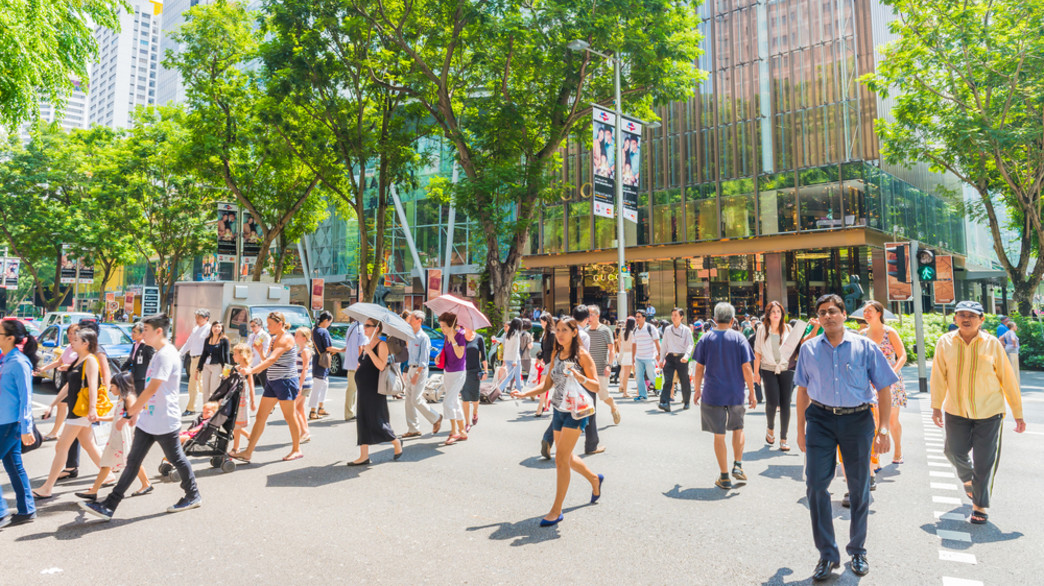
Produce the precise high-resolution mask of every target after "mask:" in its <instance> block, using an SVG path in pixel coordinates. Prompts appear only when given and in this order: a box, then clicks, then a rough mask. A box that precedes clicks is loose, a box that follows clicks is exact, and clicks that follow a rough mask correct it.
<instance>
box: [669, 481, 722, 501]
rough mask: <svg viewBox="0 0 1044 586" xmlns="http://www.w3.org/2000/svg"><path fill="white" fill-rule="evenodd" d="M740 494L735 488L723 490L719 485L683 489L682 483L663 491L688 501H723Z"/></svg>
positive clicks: (670, 495) (674, 497) (673, 497)
mask: <svg viewBox="0 0 1044 586" xmlns="http://www.w3.org/2000/svg"><path fill="white" fill-rule="evenodd" d="M738 494H739V493H738V492H735V490H722V489H720V488H718V487H717V486H714V487H710V488H686V489H682V487H681V485H680V484H675V485H674V488H672V489H670V490H668V491H667V492H665V493H663V496H665V497H667V498H672V499H682V500H688V501H723V500H727V499H730V498H732V497H734V496H737V495H738Z"/></svg>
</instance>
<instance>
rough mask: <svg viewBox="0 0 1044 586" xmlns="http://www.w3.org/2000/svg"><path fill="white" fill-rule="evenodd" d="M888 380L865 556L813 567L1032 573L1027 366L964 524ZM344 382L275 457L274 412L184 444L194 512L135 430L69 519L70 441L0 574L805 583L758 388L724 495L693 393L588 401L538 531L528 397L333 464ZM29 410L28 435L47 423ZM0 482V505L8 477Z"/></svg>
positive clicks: (338, 450) (1034, 391)
mask: <svg viewBox="0 0 1044 586" xmlns="http://www.w3.org/2000/svg"><path fill="white" fill-rule="evenodd" d="M904 376H905V378H906V381H907V382H908V389H909V390H910V391H911V395H910V404H909V406H908V407H907V408H906V409H904V410H903V412H902V416H901V421H902V424H903V438H902V439H903V446H904V455H905V463H904V464H902V465H901V466H895V465H891V464H888V465H886V466H885V468H884V470H883V471H882V472H881V473H880V475H879V488H878V489H877V491H876V492H874V493H873V498H874V502H873V504H872V508H871V515H870V533H869V540H868V544H867V546H868V549H869V555H868V558H869V561H870V565H871V571H870V574H869V575H868V576H867V577H865V578H863V579H862V580H858V579H857V578H856V576H854V575H853V574H852V572H851V571H850V570H849V569H847V565H846V566H844V567H843V570H844V573H843V574H839V577H838V578H837V579H836V580H835V582H834V583H838V584H854V583H862V584H943V585H954V586H956V585H970V584H978V583H982V584H997V585H1006V584H1020V583H1021V584H1028V583H1032V582H1033V580H1034V578H1033V576H1034V575H1038V574H1039V573H1040V571H1041V570H1042V569H1044V562H1041V561H1040V551H1041V544H1042V543H1044V508H1042V507H1039V506H1037V503H1038V502H1039V495H1040V494H1044V473H1042V469H1041V459H1040V457H1039V454H1040V451H1041V447H1042V445H1044V373H1030V372H1023V375H1022V382H1023V385H1024V386H1023V401H1024V404H1025V411H1026V419H1027V422H1028V431H1027V432H1026V433H1025V434H1021V435H1017V434H1015V433H1014V432H1013V431H1012V429H1013V427H1014V422H1013V421H1012V420H1010V418H1009V420H1008V421H1006V422H1005V425H1004V436H1003V453H1002V457H1001V462H1000V469H999V473H998V474H997V477H996V480H995V491H994V498H993V506H992V508H991V509H990V510H989V513H990V521H989V524H988V525H985V526H974V525H970V524H969V523H968V522H967V521H966V516H967V515H968V514H969V513H970V511H971V506H970V503H969V501H968V499H967V498H966V497H965V496H964V495H963V491H961V490H960V485H959V481H958V480H957V479H956V478H955V476H954V474H953V470H952V468H951V467H950V465H949V464H948V463H947V462H946V460H945V457H944V456H943V455H942V451H943V446H942V434H941V432H940V431H938V430H937V429H936V428H935V426H934V425H932V424H931V421H930V415H931V410H930V406H929V402H928V396H927V394H916V393H913V390H914V389H916V387H917V375H916V369H915V368H909V367H908V368H906V369H905V372H904ZM632 385H633V383H632ZM344 388H345V379H343V378H334V379H333V382H332V384H331V389H330V395H329V397H330V399H331V400H330V401H329V402H328V403H327V406H326V408H327V410H329V411H330V412H331V413H333V414H334V415H335V416H334V417H330V418H327V419H325V420H323V421H321V422H319V423H316V424H314V425H313V426H312V430H313V431H312V436H313V439H312V441H311V443H309V444H306V445H305V446H304V447H303V451H304V453H305V457H304V458H303V459H301V460H298V461H295V462H289V463H287V462H282V461H281V460H280V459H281V457H282V456H283V455H285V453H286V452H288V442H289V435H288V433H287V428H286V426H285V425H284V424H283V422H282V421H281V417H280V416H278V415H276V416H274V419H276V421H275V423H274V424H272V425H270V426H269V428H268V429H267V430H266V432H265V435H264V437H263V438H262V440H261V444H260V446H259V448H258V451H257V453H256V454H255V460H254V462H253V463H252V464H250V465H243V466H240V467H239V468H237V469H236V470H235V471H234V472H232V473H229V474H225V473H222V472H221V471H220V470H216V469H212V468H210V467H209V464H208V462H207V461H206V460H205V459H202V458H200V459H194V461H193V465H194V468H195V470H196V472H197V477H198V481H199V485H200V490H201V492H202V494H203V501H204V504H203V507H202V508H200V509H198V510H193V511H188V512H185V513H179V514H176V515H169V514H167V513H165V512H164V511H165V509H166V507H167V506H169V505H171V504H173V503H174V502H175V501H176V500H177V499H178V498H179V497H180V496H181V492H180V489H179V488H178V487H177V486H176V485H172V484H169V483H166V482H163V481H160V480H159V479H158V475H157V473H156V468H157V465H158V463H159V457H160V451H159V449H158V448H155V449H153V451H152V454H151V455H150V458H149V459H148V461H147V462H148V463H147V472H148V473H149V475H150V477H152V478H153V479H154V481H155V482H156V484H157V489H156V491H155V492H153V494H151V495H148V496H143V497H136V498H128V499H127V500H125V501H124V502H123V504H122V505H121V506H120V508H119V510H118V511H117V513H116V517H115V518H114V519H113V521H112V522H110V523H104V522H101V521H99V520H97V519H95V518H94V517H91V516H86V515H85V514H84V513H83V512H82V511H81V510H80V509H79V508H78V507H77V502H78V501H79V499H77V498H76V497H75V496H73V493H74V492H76V491H79V490H84V489H86V488H87V487H88V486H89V485H90V484H91V482H92V481H93V477H94V474H95V472H96V470H95V468H94V467H93V465H91V464H90V463H89V461H88V460H87V458H86V456H84V457H83V460H84V464H83V465H82V467H81V475H80V477H79V478H78V479H76V480H74V481H71V482H64V483H59V485H58V487H57V489H56V494H57V495H58V498H56V499H54V500H51V501H47V502H44V503H41V504H40V505H39V509H40V512H39V518H38V519H37V521H36V522H34V523H31V524H29V525H24V526H20V527H14V528H7V529H4V530H2V531H0V551H3V552H4V555H3V562H2V566H3V570H2V572H0V576H2V577H0V583H2V584H71V583H79V584H83V583H95V584H109V583H118V584H132V583H149V582H155V583H158V582H160V581H163V582H166V583H181V584H185V583H202V582H207V583H216V584H244V583H266V584H268V583H280V582H286V583H304V582H306V581H307V582H310V581H313V580H324V581H331V582H339V583H382V584H403V583H477V584H489V583H510V584H531V583H580V582H585V583H609V584H628V583H637V584H665V583H689V584H804V583H809V582H810V581H809V579H808V578H809V576H810V575H811V573H812V569H813V567H814V566H815V564H816V561H817V559H818V556H817V553H816V551H815V549H814V547H813V543H812V535H811V529H810V525H809V517H808V511H807V508H806V503H805V485H804V482H803V479H802V464H803V457H802V455H801V452H800V451H798V449H797V446H796V433H795V432H794V431H793V429H794V425H795V423H796V421H794V420H792V422H791V436H790V439H791V445H792V446H793V450H792V451H791V452H790V453H789V454H784V453H781V452H780V451H779V450H778V448H777V447H773V448H772V449H770V448H769V447H767V446H766V445H765V443H764V431H765V421H764V419H765V414H764V407H763V406H759V407H758V409H757V410H756V411H754V412H752V413H748V415H747V419H746V425H747V430H748V434H747V447H746V452H745V457H744V462H745V466H744V468H745V471H746V473H747V475H748V477H749V482H748V484H747V485H746V486H742V487H740V488H737V489H733V490H731V491H728V492H726V491H723V490H720V489H718V488H716V487H715V486H714V484H713V482H714V480H715V476H716V474H717V469H716V465H715V463H714V455H713V451H712V440H711V436H710V435H709V434H705V433H702V432H701V431H700V430H699V416H698V413H699V412H698V409H692V410H689V411H682V410H681V409H680V405H679V406H677V407H676V409H675V411H674V412H673V413H670V414H666V413H661V412H659V411H658V410H657V409H656V403H655V401H649V402H647V403H644V404H637V403H634V402H632V401H630V400H627V401H624V402H621V404H620V410H621V412H622V414H623V420H622V422H621V424H620V425H619V426H614V425H612V420H611V418H610V417H609V411H608V409H606V408H605V407H604V405H599V415H598V419H599V421H598V424H599V430H600V433H601V438H602V445H603V446H605V447H606V451H605V452H604V453H603V454H599V455H595V456H590V457H587V460H586V461H587V463H588V464H589V465H590V466H591V467H592V469H593V470H594V471H595V472H597V473H601V474H604V475H605V484H604V489H603V493H602V494H603V496H602V498H601V500H600V501H599V502H598V504H596V505H589V504H588V501H589V498H590V486H589V485H588V484H587V483H586V482H585V481H583V479H582V478H581V477H580V476H579V475H576V474H574V475H573V479H572V485H571V487H570V492H569V495H568V497H567V499H566V512H565V520H564V521H563V522H562V523H561V524H559V525H558V526H557V527H552V528H541V527H539V526H538V524H537V522H538V520H539V519H540V517H541V516H543V515H544V514H545V513H546V512H547V510H548V509H549V508H550V505H551V502H552V498H553V491H554V486H555V474H554V465H553V463H552V462H549V461H545V460H542V459H541V458H540V456H539V440H540V435H541V434H542V433H543V431H544V429H545V428H546V426H547V425H548V423H549V417H547V416H545V417H543V418H541V419H536V418H534V417H533V413H534V409H535V406H536V403H535V402H529V401H516V400H510V401H502V402H499V403H498V404H496V405H492V406H490V405H482V406H481V407H480V409H479V414H480V420H479V423H478V425H477V426H476V427H475V428H474V430H473V431H472V433H471V434H470V439H469V440H468V441H467V442H463V443H461V444H457V445H453V446H448V447H446V446H442V445H441V442H443V441H444V440H445V439H446V436H447V434H446V430H447V428H448V425H446V426H444V427H443V431H442V432H441V433H440V434H439V436H437V437H436V438H433V437H432V436H431V435H430V433H428V432H430V429H431V428H430V426H428V425H427V424H425V425H424V426H423V427H422V429H423V430H424V431H425V435H424V436H423V437H422V438H419V439H417V440H413V441H407V442H406V443H405V455H404V457H403V459H402V460H401V461H399V462H393V461H392V459H391V457H392V447H391V446H390V445H382V446H378V447H376V448H375V449H374V450H373V451H372V452H371V458H372V459H373V461H374V464H373V465H372V466H369V467H361V468H350V467H347V466H345V462H347V461H349V460H352V459H354V458H356V456H357V454H358V451H357V448H356V446H355V424H354V423H345V422H344V421H343V420H342V418H341V417H337V415H339V414H341V413H343V400H344ZM53 392H54V390H53V387H51V385H50V384H44V385H41V386H40V387H39V388H38V389H37V393H38V394H37V395H36V397H35V400H36V401H37V403H38V404H40V405H41V406H42V405H45V404H46V403H47V402H48V401H49V400H50V399H51V397H52V396H53ZM615 396H618V395H615ZM186 400H187V397H185V396H183V397H182V404H183V405H184V403H185V401H186ZM389 407H390V411H391V415H392V425H393V427H394V428H395V430H396V432H397V433H400V434H401V433H405V431H406V426H405V423H404V414H403V402H402V401H391V402H390V403H389ZM438 407H439V409H440V411H441V406H438ZM41 411H42V410H41V409H38V410H37V415H38V416H39V414H40V412H41ZM794 419H795V420H796V417H795V418H794ZM41 427H42V430H43V431H44V432H46V431H49V429H50V424H49V422H43V424H42V426H41ZM53 446H54V444H53V443H48V444H47V445H46V447H45V448H44V449H41V450H38V451H36V452H33V453H31V454H28V455H26V458H25V461H26V468H27V469H28V471H29V475H30V477H31V479H32V481H33V484H34V486H39V485H40V484H41V483H42V482H43V479H44V477H45V475H46V470H47V467H48V466H49V464H50V461H51V456H52V453H53V449H52V448H53ZM730 452H731V450H730ZM882 460H883V462H885V463H887V462H890V461H891V457H890V455H888V456H884V457H883V458H882ZM0 478H2V479H3V481H4V485H3V490H4V495H5V497H7V499H8V503H9V504H11V505H13V493H12V492H11V489H10V484H9V483H8V482H7V476H6V475H2V476H0ZM135 488H136V484H135ZM844 492H845V489H844V485H843V481H842V480H841V479H840V478H839V479H838V480H836V481H835V483H834V485H833V493H834V496H835V499H834V501H835V513H836V523H835V527H836V529H837V533H838V536H839V539H838V541H839V542H840V545H841V548H842V559H843V561H844V562H847V561H848V558H847V556H845V555H844V552H843V548H844V544H845V543H846V541H847V533H848V523H847V519H848V511H847V509H844V508H842V507H841V496H842V494H843V493H844ZM107 493H108V489H103V491H102V494H107Z"/></svg>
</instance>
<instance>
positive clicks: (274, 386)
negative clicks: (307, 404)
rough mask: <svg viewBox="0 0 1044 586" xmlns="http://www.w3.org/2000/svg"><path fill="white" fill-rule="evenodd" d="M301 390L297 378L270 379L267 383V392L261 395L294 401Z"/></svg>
mask: <svg viewBox="0 0 1044 586" xmlns="http://www.w3.org/2000/svg"><path fill="white" fill-rule="evenodd" d="M299 390H300V389H299V388H298V385H297V379H296V378H279V379H275V380H273V379H268V383H266V384H265V392H264V393H262V394H261V396H262V397H273V398H276V399H279V400H280V401H293V400H294V399H296V398H297V393H298V391H299Z"/></svg>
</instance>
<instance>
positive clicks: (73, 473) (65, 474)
mask: <svg viewBox="0 0 1044 586" xmlns="http://www.w3.org/2000/svg"><path fill="white" fill-rule="evenodd" d="M79 475H80V469H79V468H73V469H72V470H69V469H68V468H66V469H65V470H62V473H61V474H59V475H58V480H65V479H67V478H76V477H77V476H79Z"/></svg>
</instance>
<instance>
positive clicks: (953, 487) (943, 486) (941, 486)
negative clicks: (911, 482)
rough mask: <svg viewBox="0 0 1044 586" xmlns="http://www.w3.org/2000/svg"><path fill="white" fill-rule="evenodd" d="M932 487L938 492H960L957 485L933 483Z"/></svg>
mask: <svg viewBox="0 0 1044 586" xmlns="http://www.w3.org/2000/svg"><path fill="white" fill-rule="evenodd" d="M931 485H932V488H933V489H938V490H960V489H959V488H958V487H957V485H955V484H950V483H949V482H932V483H931Z"/></svg>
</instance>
